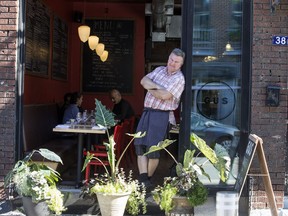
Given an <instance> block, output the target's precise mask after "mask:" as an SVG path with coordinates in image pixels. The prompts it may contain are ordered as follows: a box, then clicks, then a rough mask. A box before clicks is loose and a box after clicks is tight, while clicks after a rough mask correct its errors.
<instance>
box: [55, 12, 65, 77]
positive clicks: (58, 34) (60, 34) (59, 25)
mask: <svg viewBox="0 0 288 216" xmlns="http://www.w3.org/2000/svg"><path fill="white" fill-rule="evenodd" d="M67 52H68V27H67V24H66V23H65V22H64V21H63V20H62V19H60V18H59V17H57V16H54V24H53V51H52V56H53V57H52V78H53V79H60V80H67V64H68V61H67V60H68V59H67V58H68V56H67V55H68V53H67Z"/></svg>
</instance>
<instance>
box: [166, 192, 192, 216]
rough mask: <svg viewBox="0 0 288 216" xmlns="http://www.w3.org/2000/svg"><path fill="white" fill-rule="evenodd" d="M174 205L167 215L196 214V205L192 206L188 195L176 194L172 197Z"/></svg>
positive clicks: (186, 215)
mask: <svg viewBox="0 0 288 216" xmlns="http://www.w3.org/2000/svg"><path fill="white" fill-rule="evenodd" d="M172 199H173V200H172V202H173V206H174V208H173V209H172V211H171V212H169V213H167V214H166V215H167V216H194V207H192V206H191V205H190V203H189V201H188V199H187V198H186V197H182V196H174V197H173V198H172Z"/></svg>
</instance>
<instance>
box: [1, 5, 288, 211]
mask: <svg viewBox="0 0 288 216" xmlns="http://www.w3.org/2000/svg"><path fill="white" fill-rule="evenodd" d="M18 13H19V8H18V1H16V0H10V1H4V0H1V1H0V113H1V114H0V134H1V136H0V160H1V163H0V187H1V188H2V192H1V194H0V200H1V199H3V198H4V193H3V180H4V176H5V175H6V174H7V172H8V170H10V169H11V167H12V165H13V162H14V152H15V151H14V150H15V144H16V143H15V128H16V122H17V119H16V115H15V113H16V99H15V96H16V94H15V93H16V90H15V88H16V78H17V64H16V59H17V56H16V51H17V21H18V20H17V17H18ZM252 16H253V42H252V46H253V47H252V50H253V51H252V107H251V132H252V133H255V134H257V135H258V136H260V137H261V138H263V141H264V151H265V155H266V160H267V163H268V168H269V171H270V175H271V181H272V184H273V189H274V191H275V197H276V201H277V206H278V207H279V208H282V207H283V196H284V180H285V172H286V163H285V160H286V152H287V150H286V143H287V136H286V133H287V88H288V83H287V78H288V77H287V72H288V46H276V45H272V40H271V38H272V36H273V35H282V36H288V0H281V1H280V5H279V6H277V7H276V11H275V12H274V13H271V10H270V0H255V1H254V2H253V13H252ZM269 84H277V85H280V86H281V90H280V94H281V95H280V105H279V106H278V107H269V106H266V105H265V99H266V86H267V85H269ZM258 167H259V166H258V164H257V160H255V161H254V163H253V170H255V172H257V171H258ZM252 182H253V184H252V185H251V186H250V188H252V190H253V191H252V192H251V194H252V197H251V207H252V209H256V208H268V200H267V197H266V193H265V192H264V186H263V182H262V179H261V177H253V181H252Z"/></svg>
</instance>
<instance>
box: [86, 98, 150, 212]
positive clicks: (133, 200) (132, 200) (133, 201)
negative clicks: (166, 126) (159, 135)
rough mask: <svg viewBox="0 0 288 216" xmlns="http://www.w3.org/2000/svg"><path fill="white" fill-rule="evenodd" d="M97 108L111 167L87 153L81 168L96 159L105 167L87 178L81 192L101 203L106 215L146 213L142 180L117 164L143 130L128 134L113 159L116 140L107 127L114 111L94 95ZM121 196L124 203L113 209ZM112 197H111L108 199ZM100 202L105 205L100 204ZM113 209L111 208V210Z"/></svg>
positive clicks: (112, 119) (98, 120) (113, 121)
mask: <svg viewBox="0 0 288 216" xmlns="http://www.w3.org/2000/svg"><path fill="white" fill-rule="evenodd" d="M95 103H96V112H95V120H96V123H97V124H98V125H101V126H103V127H105V128H106V133H107V135H108V137H109V141H108V142H104V145H105V146H106V149H107V154H108V161H109V166H110V171H109V170H108V168H107V167H106V166H105V165H104V163H103V162H102V160H101V159H100V158H98V157H95V156H94V155H93V154H89V152H88V154H87V156H86V158H85V162H84V165H83V169H82V171H84V170H85V168H86V166H87V164H88V163H89V162H90V161H91V160H97V161H99V162H100V163H101V164H102V165H103V167H104V170H105V173H104V174H103V175H99V176H96V177H95V178H94V179H92V180H90V182H89V184H88V185H85V186H84V187H83V196H84V197H85V195H89V196H92V197H95V195H96V197H95V198H97V200H98V203H99V206H100V211H101V215H102V216H106V215H109V216H111V215H114V216H116V215H123V214H124V211H125V207H126V210H127V212H128V213H129V214H131V215H139V213H140V212H141V211H142V212H143V214H145V213H146V200H145V196H146V189H145V186H144V184H140V183H139V182H138V180H133V178H132V171H130V172H129V174H128V176H126V174H125V172H124V170H123V169H122V168H120V167H119V164H120V162H121V159H122V157H123V156H124V154H125V152H126V151H127V149H128V148H129V146H130V145H131V143H132V142H133V140H134V139H135V138H139V137H142V136H145V133H140V132H139V133H137V134H127V135H129V136H131V137H132V138H131V139H130V142H129V143H128V144H127V146H126V147H125V149H124V150H123V152H122V153H121V155H120V157H119V158H118V160H117V161H116V156H115V155H116V154H115V145H117V143H115V141H114V137H113V135H112V136H110V135H109V128H110V127H112V126H114V125H115V120H114V114H113V113H112V112H111V111H109V110H108V109H107V108H106V107H105V106H104V105H103V104H102V103H101V102H100V101H99V100H97V99H96V102H95ZM120 197H122V198H123V200H124V201H123V203H120V204H119V203H117V204H116V205H118V207H122V209H117V210H115V207H112V206H110V204H114V203H116V202H117V201H116V200H118V201H119V200H120V199H119V198H120ZM110 199H112V201H111V200H110ZM103 205H105V206H104V207H103ZM111 209H112V210H113V209H114V211H112V210H111Z"/></svg>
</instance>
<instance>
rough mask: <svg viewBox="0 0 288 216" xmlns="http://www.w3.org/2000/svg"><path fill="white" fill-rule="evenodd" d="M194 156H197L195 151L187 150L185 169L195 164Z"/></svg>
mask: <svg viewBox="0 0 288 216" xmlns="http://www.w3.org/2000/svg"><path fill="white" fill-rule="evenodd" d="M194 154H195V150H189V149H187V150H186V151H185V154H184V160H183V168H184V169H186V168H189V166H190V164H191V163H192V164H193V161H194V160H193V158H194Z"/></svg>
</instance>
